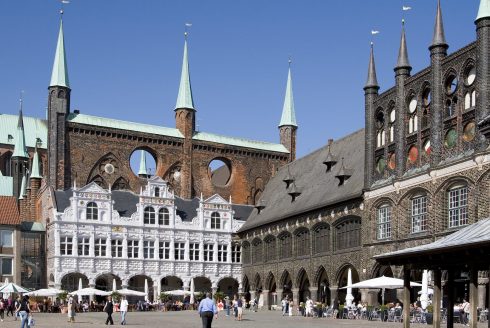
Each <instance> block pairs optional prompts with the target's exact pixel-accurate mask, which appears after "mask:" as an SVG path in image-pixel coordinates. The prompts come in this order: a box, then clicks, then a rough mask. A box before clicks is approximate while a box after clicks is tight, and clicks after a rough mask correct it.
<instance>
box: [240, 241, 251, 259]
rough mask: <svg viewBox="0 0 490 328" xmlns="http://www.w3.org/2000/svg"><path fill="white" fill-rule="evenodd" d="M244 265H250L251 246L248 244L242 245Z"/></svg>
mask: <svg viewBox="0 0 490 328" xmlns="http://www.w3.org/2000/svg"><path fill="white" fill-rule="evenodd" d="M242 263H243V264H250V244H249V243H248V242H244V243H243V244H242Z"/></svg>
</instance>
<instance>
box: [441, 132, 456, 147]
mask: <svg viewBox="0 0 490 328" xmlns="http://www.w3.org/2000/svg"><path fill="white" fill-rule="evenodd" d="M457 141H458V133H457V132H456V130H455V129H450V130H449V131H447V132H446V136H445V138H444V145H445V146H446V147H447V148H453V147H454V146H456V143H457Z"/></svg>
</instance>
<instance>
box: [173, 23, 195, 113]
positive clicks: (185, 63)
mask: <svg viewBox="0 0 490 328" xmlns="http://www.w3.org/2000/svg"><path fill="white" fill-rule="evenodd" d="M185 36H186V39H185V42H184V59H183V60H182V73H181V75H180V86H179V95H178V96H177V103H176V104H175V109H179V108H187V109H194V100H193V99H192V88H191V77H190V74H189V60H188V58H187V32H186V33H185Z"/></svg>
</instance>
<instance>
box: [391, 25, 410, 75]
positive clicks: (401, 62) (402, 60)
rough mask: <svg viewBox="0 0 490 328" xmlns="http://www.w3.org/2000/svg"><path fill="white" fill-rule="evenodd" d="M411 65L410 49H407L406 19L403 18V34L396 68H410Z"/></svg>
mask: <svg viewBox="0 0 490 328" xmlns="http://www.w3.org/2000/svg"><path fill="white" fill-rule="evenodd" d="M408 67H410V68H411V66H410V62H409V60H408V50H407V41H406V37H405V20H402V36H401V40H400V49H399V51H398V61H397V63H396V67H395V68H408Z"/></svg>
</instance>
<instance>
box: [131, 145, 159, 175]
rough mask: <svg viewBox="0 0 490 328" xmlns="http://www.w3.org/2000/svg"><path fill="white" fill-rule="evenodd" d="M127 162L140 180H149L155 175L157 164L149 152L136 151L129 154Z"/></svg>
mask: <svg viewBox="0 0 490 328" xmlns="http://www.w3.org/2000/svg"><path fill="white" fill-rule="evenodd" d="M129 162H130V165H131V170H132V171H133V173H134V175H136V176H139V177H141V178H149V177H151V176H153V175H155V172H156V167H157V162H156V159H155V157H154V156H153V155H152V154H151V153H150V152H149V151H147V150H144V149H136V150H135V151H133V152H132V153H131V157H130V160H129Z"/></svg>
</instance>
